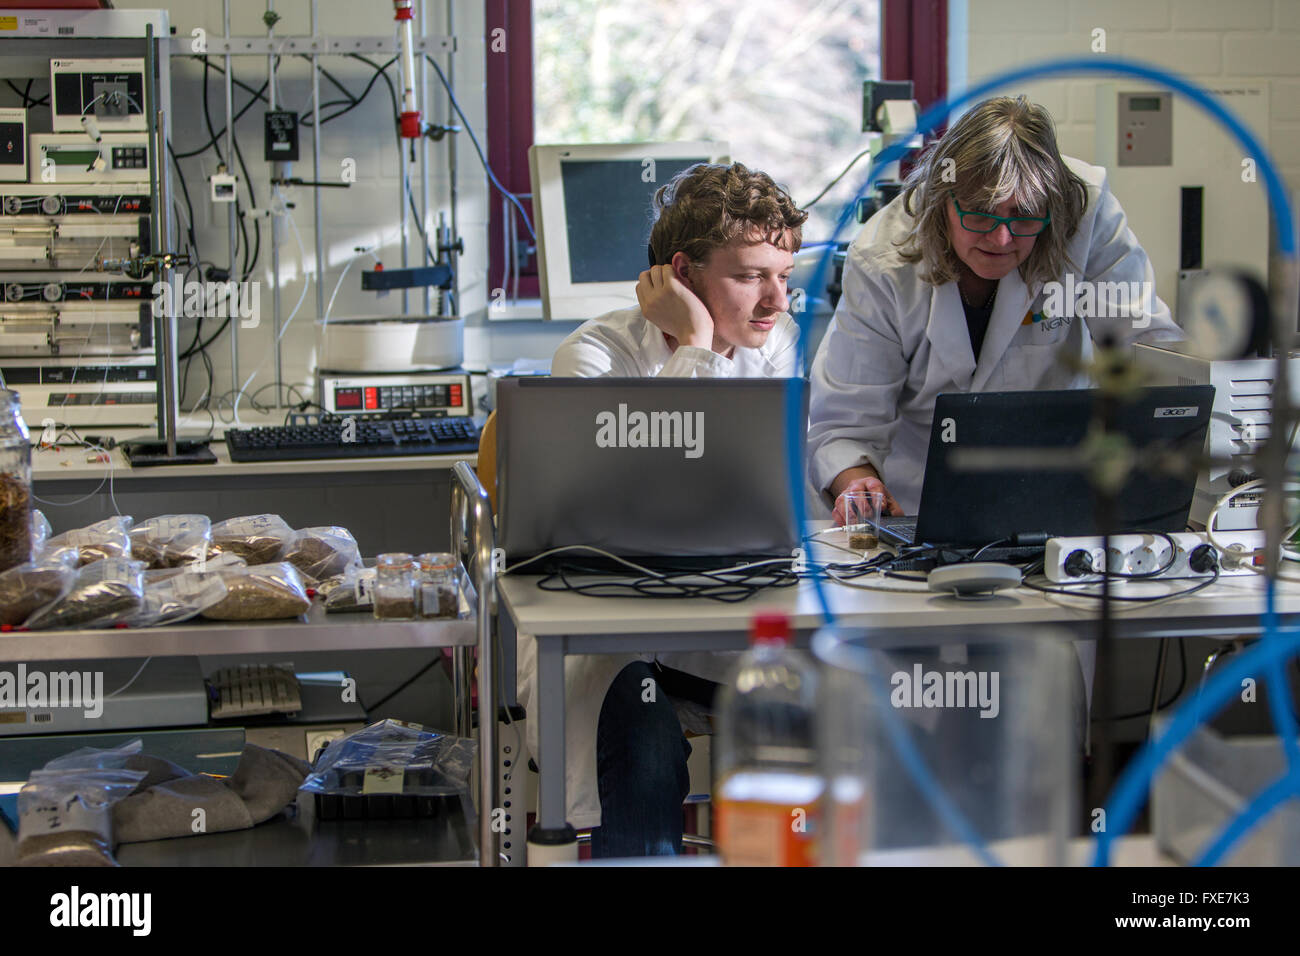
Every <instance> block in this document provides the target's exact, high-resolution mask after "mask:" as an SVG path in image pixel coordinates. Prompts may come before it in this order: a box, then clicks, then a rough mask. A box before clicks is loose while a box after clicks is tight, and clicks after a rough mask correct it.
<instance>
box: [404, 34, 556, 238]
mask: <svg viewBox="0 0 1300 956" xmlns="http://www.w3.org/2000/svg"><path fill="white" fill-rule="evenodd" d="M424 58H425V59H426V60H428V61H429V65H430V66H432V67H433V69H434V72H435V73H437V74H438V79H439V80H441V81H442V85H443V88H444V89H446V91H447V99H448V100H450V101H451V106H452V109H454V110H455V111H456V115H457V116H459V117H460V122H461V125H462V127H463V128H464V130H465V132H466V133H467V134H468V135H469V141H470V142H471V143H473V144H474V152H476V153H478V161H479V162H480V163H482V164H483V169H484V171H485V172H486V173H487V176H488V181H489V182H490V183H492V185H493V186H494V187H495V188H496V190H497V192H499V193H500V194H501V195H502V196H503V197H504V198H505V199H508V200H509V201H510V202H511V203H512V204H513V205H514V207H515V208H516V209H518V210H519V215H520V217H521V218H522V219H523V220H524V226H525V227H527V229H528V235H529V236H530V237H531V238H532V240H533V241H534V242H536V241H537V231H536V230H535V229H533V221H532V220H531V219H529V218H528V213H526V212H525V211H524V207H523V204H522V203H521V202H520V201H519V197H518V196H516V195H515V194H514V193H512V192H511V191H510V190H508V189H506V187H505V186H503V185H501V180H499V179H497V174H496V173H494V172H493V171H492V167H491V166H490V165H488V161H487V155H486V154H485V153H484V152H483V147H482V146H480V145H479V141H478V137H477V136H475V135H474V127H473V126H472V125H470V121H469V120H468V119H466V118H465V111H464V110H462V109H461V108H460V103H459V102H458V101H457V100H456V94H455V93H453V92H452V89H451V84H450V83H449V82H447V75H446V74H445V73H443V72H442V67H440V66H439V65H438V61H437V60H435V59H434V58H433V57H431V56H430V55H429V54H427V53H426V54H425V55H424Z"/></svg>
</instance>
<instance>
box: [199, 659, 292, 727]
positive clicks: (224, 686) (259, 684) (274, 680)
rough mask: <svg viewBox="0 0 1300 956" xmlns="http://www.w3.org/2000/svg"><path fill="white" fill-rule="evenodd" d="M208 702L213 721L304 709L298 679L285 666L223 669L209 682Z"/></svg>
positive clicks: (257, 665) (251, 666)
mask: <svg viewBox="0 0 1300 956" xmlns="http://www.w3.org/2000/svg"><path fill="white" fill-rule="evenodd" d="M208 701H209V704H210V708H209V713H210V714H211V716H212V719H213V720H220V719H222V718H229V717H250V716H253V715H255V714H296V713H298V712H299V711H300V710H302V692H301V690H300V688H299V686H298V678H297V677H295V676H294V673H293V668H292V667H289V666H287V665H283V664H240V665H239V666H238V667H223V668H222V669H221V670H219V671H217V672H216V673H215V674H213V675H212V677H210V678H209V679H208Z"/></svg>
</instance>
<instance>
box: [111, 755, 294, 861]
mask: <svg viewBox="0 0 1300 956" xmlns="http://www.w3.org/2000/svg"><path fill="white" fill-rule="evenodd" d="M128 769H132V770H145V771H147V772H148V773H149V776H148V777H146V778H145V779H144V780H142V781H141V782H140V785H139V787H137V788H136V791H135V793H133V794H131V796H129V797H126V798H125V799H123V800H121V801H120V802H118V803H116V804H114V806H113V831H114V832H113V836H114V839H115V840H116V841H117V842H118V843H142V842H144V841H146V840H163V839H167V838H169V837H181V836H193V835H194V834H196V833H220V832H222V831H224V830H244V829H247V828H249V827H253V826H256V825H257V824H259V823H261V822H263V821H264V820H269V819H270V818H271V817H273V816H275V815H276V814H277V813H279V812H280V811H281V810H283V809H284V808H285V807H286V806H288V805H289V804H290V803H292V802H293V801H294V799H295V798H296V796H297V793H298V787H299V786H300V785H301V784H302V782H303V780H304V779H305V778H306V776H307V774H308V772H309V771H310V770H311V765H310V764H308V763H306V762H304V761H302V760H299V759H298V758H296V757H291V756H289V755H288V754H283V753H281V752H280V751H278V750H267V749H266V748H265V747H258V746H256V745H255V744H245V745H244V752H243V753H242V754H240V757H239V766H238V767H236V768H235V772H234V774H232V775H231V776H229V777H226V778H219V777H210V776H207V775H206V774H191V773H189V772H188V771H186V770H184V769H183V768H181V767H178V766H176V765H175V764H173V763H171V762H169V761H167V760H162V759H160V758H158V757H150V756H147V755H145V754H138V755H136V756H134V757H132V758H130V760H129V761H128ZM200 809H201V810H202V811H203V813H202V814H195V812H194V811H195V810H200ZM199 824H201V827H200V826H199Z"/></svg>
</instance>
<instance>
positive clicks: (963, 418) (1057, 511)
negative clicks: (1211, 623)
mask: <svg viewBox="0 0 1300 956" xmlns="http://www.w3.org/2000/svg"><path fill="white" fill-rule="evenodd" d="M1098 401H1099V394H1098V392H1096V391H1094V390H1089V389H1070V390H1065V391H1034V392H971V393H960V394H944V395H940V396H938V398H937V399H936V401H935V408H934V422H933V425H932V426H931V429H930V447H929V452H928V456H927V458H926V464H925V480H924V483H923V484H922V486H921V503H920V507H919V509H918V514H917V515H916V516H915V517H913V518H886V519H884V520H883V521H882V522H881V524H882V531H884V532H885V539H886V540H887V541H889V540H891V539H892V540H893V541H894V542H895V543H903V544H929V545H941V546H944V547H954V548H963V549H970V548H982V547H984V546H985V545H992V544H994V543H995V542H1006V541H1008V540H1009V539H1011V538H1012V536H1013V535H1027V534H1046V535H1049V536H1052V537H1063V536H1079V535H1096V534H1101V533H1102V532H1103V530H1109V531H1110V532H1112V533H1116V532H1124V531H1166V532H1172V531H1182V530H1183V529H1184V528H1185V527H1186V525H1187V515H1188V512H1189V510H1190V509H1191V505H1192V496H1193V495H1194V493H1195V491H1196V468H1197V467H1198V465H1197V461H1198V458H1199V456H1200V455H1201V454H1202V452H1203V449H1204V446H1205V433H1206V429H1207V428H1208V426H1209V422H1210V410H1211V406H1212V405H1213V404H1214V387H1213V386H1212V385H1186V386H1183V385H1176V386H1160V387H1154V388H1145V389H1141V390H1140V391H1139V392H1138V393H1137V394H1136V395H1135V396H1134V397H1132V398H1130V399H1128V400H1125V401H1122V402H1118V403H1116V404H1115V406H1114V415H1113V421H1112V426H1111V430H1112V431H1113V432H1115V433H1118V434H1119V435H1122V436H1123V438H1124V439H1125V440H1126V441H1127V442H1128V443H1129V444H1130V445H1131V446H1132V448H1133V450H1134V453H1135V457H1136V461H1137V463H1138V467H1136V468H1135V469H1133V471H1132V472H1131V473H1130V474H1129V477H1128V480H1127V481H1126V482H1125V484H1124V486H1123V488H1122V490H1121V491H1120V494H1119V495H1118V500H1117V505H1116V515H1115V522H1114V526H1113V527H1111V528H1110V529H1102V528H1099V527H1098V526H1097V513H1096V507H1095V496H1094V492H1093V490H1092V487H1091V485H1090V484H1089V481H1088V476H1087V475H1086V474H1085V473H1084V472H1083V471H1081V470H1064V469H1060V470H1058V469H1057V468H1043V467H1034V466H1032V465H1026V464H1025V463H1024V462H1017V461H1015V456H1016V451H1017V450H1018V449H1020V450H1024V451H1027V452H1030V453H1032V452H1034V451H1040V452H1041V451H1045V450H1046V451H1050V450H1058V451H1061V450H1067V449H1074V448H1077V447H1078V446H1079V445H1080V444H1081V443H1083V442H1084V440H1085V439H1086V437H1087V436H1088V434H1089V429H1090V427H1091V426H1092V423H1093V421H1094V419H1095V417H1096V416H1097V413H1098V408H1099V405H1098ZM979 449H985V450H987V449H997V450H999V456H1000V455H1001V453H1002V451H1003V450H1005V457H1006V458H1007V464H1006V467H1005V468H1003V467H999V466H997V465H996V462H995V463H994V467H995V469H996V470H985V468H987V467H988V464H987V463H986V462H983V461H979V462H976V463H974V465H975V467H972V463H970V462H969V456H967V458H968V461H967V463H966V464H965V466H964V467H963V463H962V461H961V458H962V454H961V453H962V452H964V451H967V450H979ZM1171 453H1172V454H1171ZM977 457H983V458H987V457H994V458H996V457H998V456H989V455H987V454H986V455H983V456H977ZM1170 457H1181V458H1182V459H1183V460H1185V461H1187V462H1188V468H1187V470H1186V471H1184V472H1183V473H1181V474H1171V473H1169V472H1168V471H1167V470H1163V469H1156V468H1150V467H1143V464H1144V463H1145V464H1147V465H1148V466H1149V465H1151V464H1153V463H1155V462H1156V461H1157V459H1159V458H1164V459H1166V460H1167V459H1168V458H1170ZM1040 464H1041V463H1040ZM1005 556H1006V555H1000V554H997V553H994V552H993V551H992V549H990V551H989V552H986V553H985V557H987V558H989V559H998V558H999V557H1005Z"/></svg>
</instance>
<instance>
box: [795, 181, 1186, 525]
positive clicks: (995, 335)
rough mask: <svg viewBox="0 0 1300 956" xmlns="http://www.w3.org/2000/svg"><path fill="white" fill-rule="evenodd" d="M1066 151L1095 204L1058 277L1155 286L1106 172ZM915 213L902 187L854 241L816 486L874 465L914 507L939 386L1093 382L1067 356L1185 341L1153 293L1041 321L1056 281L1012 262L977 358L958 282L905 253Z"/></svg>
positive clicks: (832, 339) (834, 326)
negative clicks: (938, 277) (1127, 306)
mask: <svg viewBox="0 0 1300 956" xmlns="http://www.w3.org/2000/svg"><path fill="white" fill-rule="evenodd" d="M1065 162H1066V165H1067V166H1069V168H1070V169H1071V170H1073V171H1074V172H1075V173H1076V174H1077V175H1079V176H1080V178H1082V179H1083V181H1084V183H1085V184H1086V185H1087V188H1088V202H1087V207H1086V209H1085V211H1084V213H1083V217H1082V220H1081V221H1080V223H1079V227H1078V230H1077V231H1076V232H1075V234H1074V236H1073V237H1072V239H1071V240H1070V242H1069V245H1068V255H1069V261H1070V263H1071V264H1070V265H1067V266H1066V269H1067V270H1069V271H1073V273H1074V275H1073V276H1072V277H1071V280H1070V281H1067V278H1066V276H1065V275H1064V274H1063V275H1062V276H1060V277H1058V281H1060V282H1061V283H1062V286H1063V292H1066V293H1068V292H1070V291H1071V290H1073V291H1074V292H1075V293H1078V292H1079V291H1080V290H1081V289H1083V288H1084V286H1081V285H1080V283H1081V282H1091V283H1103V282H1105V283H1119V282H1122V283H1126V284H1128V283H1134V282H1137V283H1141V282H1145V283H1150V285H1147V286H1145V288H1146V289H1149V290H1154V287H1155V285H1154V283H1155V276H1154V274H1153V272H1152V269H1151V263H1150V260H1148V258H1147V255H1146V253H1145V252H1144V251H1143V250H1142V247H1141V246H1140V245H1138V241H1137V238H1136V237H1135V236H1134V235H1133V232H1132V231H1131V230H1130V229H1129V228H1128V225H1127V221H1126V219H1125V216H1124V210H1122V209H1121V208H1120V205H1119V202H1118V201H1117V200H1116V199H1115V197H1114V195H1112V194H1111V192H1110V190H1109V189H1108V188H1107V186H1106V171H1105V170H1104V169H1102V168H1101V167H1099V166H1091V165H1089V164H1087V163H1084V162H1080V161H1079V160H1075V159H1070V158H1068V157H1067V158H1066V159H1065ZM911 223H912V217H911V216H909V215H908V214H907V213H906V212H905V211H904V210H903V203H902V199H901V197H900V198H898V199H895V200H894V201H893V202H891V203H890V204H889V205H888V206H886V207H885V208H884V209H883V210H881V212H880V213H879V214H878V215H876V216H875V217H873V218H872V219H871V220H870V221H868V223H867V225H866V227H865V228H864V229H863V230H862V233H861V234H860V235H859V236H858V238H857V239H856V240H855V241H854V242H853V245H852V246H851V247H850V248H849V254H848V258H847V261H846V262H845V265H844V282H843V287H844V294H843V296H842V297H841V299H840V302H839V305H838V307H837V308H836V310H835V317H834V319H832V321H831V324H830V327H829V329H828V330H827V332H826V336H825V337H824V338H823V339H822V343H821V347H820V348H819V349H818V350H817V357H816V359H815V360H814V362H813V367H812V376H811V378H812V391H811V403H810V409H809V423H810V424H809V430H808V454H809V477H810V480H811V482H812V484H813V487H814V488H816V489H817V490H818V491H821V492H825V491H826V490H827V489H828V488H829V487H830V484H831V482H832V481H833V480H834V478H835V476H836V475H838V474H839V473H840V472H842V471H844V470H845V469H846V468H852V467H854V466H857V465H863V464H866V463H870V464H871V465H873V466H874V467H875V469H876V471H877V472H879V474H880V476H881V478H882V479H883V481H884V482H885V486H886V487H887V488H888V489H889V490H890V493H891V494H893V496H894V497H895V498H896V499H897V501H898V503H899V504H900V505H901V506H902V507H903V509H904V511H906V513H907V514H916V512H917V506H918V505H919V503H920V497H921V479H922V476H923V475H924V473H925V459H926V453H927V449H928V447H929V440H930V423H931V419H932V418H933V417H934V401H935V397H936V396H937V395H939V393H941V392H984V391H1016V390H1022V389H1053V388H1057V389H1059V388H1086V387H1088V386H1089V384H1090V382H1089V379H1088V377H1087V375H1086V373H1081V372H1078V371H1076V370H1075V368H1072V367H1071V366H1072V365H1074V366H1077V365H1078V364H1079V363H1081V362H1083V361H1086V360H1087V359H1088V358H1090V356H1091V354H1092V340H1093V339H1097V340H1100V339H1101V338H1102V336H1103V335H1105V334H1107V333H1110V334H1113V335H1115V336H1116V337H1117V338H1118V340H1119V341H1121V342H1126V343H1127V342H1139V341H1140V342H1151V341H1161V340H1174V339H1179V338H1182V333H1181V331H1180V330H1179V329H1178V327H1177V326H1176V325H1175V324H1174V322H1173V320H1172V318H1171V317H1170V314H1169V308H1168V306H1166V305H1165V304H1164V302H1162V301H1160V300H1159V299H1158V298H1156V297H1155V296H1154V293H1153V294H1152V295H1151V297H1150V299H1149V300H1148V301H1147V306H1146V308H1144V309H1143V314H1141V315H1140V317H1137V318H1134V317H1130V316H1127V315H1125V316H1123V317H1115V318H1082V317H1073V318H1072V317H1070V315H1069V311H1070V310H1067V311H1066V314H1064V315H1058V316H1057V317H1056V318H1049V319H1045V320H1041V321H1032V316H1033V315H1034V314H1035V313H1041V312H1042V311H1043V303H1044V302H1045V301H1046V296H1047V294H1049V293H1051V292H1052V291H1053V290H1052V289H1051V288H1050V287H1047V286H1036V287H1035V288H1032V289H1031V288H1027V287H1026V286H1025V283H1024V281H1023V280H1022V279H1021V277H1020V273H1019V271H1015V272H1012V273H1011V274H1010V275H1008V276H1006V277H1005V278H1003V279H1002V280H1001V281H1000V282H999V283H998V289H997V299H996V301H995V303H994V309H993V315H992V317H991V318H990V320H989V327H988V332H987V334H986V336H985V339H984V345H983V349H982V350H981V353H980V356H979V362H978V364H977V363H976V361H975V356H974V354H973V352H972V350H971V344H970V334H969V332H968V331H967V326H966V316H965V312H964V310H963V308H962V303H961V299H960V297H959V294H958V291H957V283H956V282H955V281H951V282H947V283H945V284H944V285H940V286H934V285H931V284H930V283H928V282H926V281H924V280H923V279H922V278H921V276H920V273H921V272H922V271H923V267H922V264H921V263H915V264H914V263H909V262H905V261H904V260H903V259H902V257H901V256H900V255H899V250H898V247H897V246H896V245H895V241H896V240H899V239H901V238H902V237H903V236H904V235H906V233H907V232H908V230H909V228H910V227H911ZM1049 228H1051V227H1049ZM1094 288H1096V287H1094ZM1102 288H1103V289H1105V290H1106V291H1108V292H1109V290H1113V289H1114V287H1113V286H1112V287H1102ZM1131 288H1132V287H1131V286H1128V285H1126V289H1131ZM1139 288H1141V287H1139ZM1110 294H1113V292H1111V293H1110ZM1094 298H1095V293H1094ZM1085 306H1086V303H1082V302H1081V303H1080V308H1079V309H1078V310H1077V311H1078V312H1083V311H1084V307H1085ZM1111 311H1112V312H1113V311H1114V310H1111Z"/></svg>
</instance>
